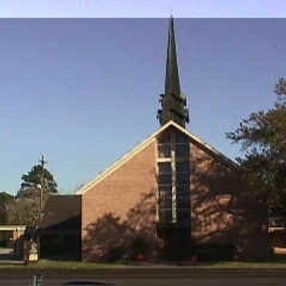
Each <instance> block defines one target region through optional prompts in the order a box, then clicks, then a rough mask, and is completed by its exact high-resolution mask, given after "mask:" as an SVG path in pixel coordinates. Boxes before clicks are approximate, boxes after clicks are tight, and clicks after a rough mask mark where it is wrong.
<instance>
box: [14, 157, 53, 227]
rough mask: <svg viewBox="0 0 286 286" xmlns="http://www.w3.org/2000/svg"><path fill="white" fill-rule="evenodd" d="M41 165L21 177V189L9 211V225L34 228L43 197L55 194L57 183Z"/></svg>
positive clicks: (42, 163)
mask: <svg viewBox="0 0 286 286" xmlns="http://www.w3.org/2000/svg"><path fill="white" fill-rule="evenodd" d="M44 163H45V162H44V160H43V158H42V161H41V164H38V165H35V166H33V167H32V169H31V170H30V171H29V172H28V173H27V174H24V175H23V176H22V178H21V179H22V183H21V188H20V190H19V191H18V193H17V196H16V199H15V201H14V204H13V205H12V206H11V210H10V216H11V218H10V223H14V224H26V225H32V226H36V225H37V224H38V223H39V219H40V212H41V208H42V205H41V204H43V203H44V200H45V197H46V195H47V194H50V193H57V192H58V190H57V183H56V181H55V180H54V177H53V175H52V174H51V173H50V172H49V171H48V169H46V168H45V167H44Z"/></svg>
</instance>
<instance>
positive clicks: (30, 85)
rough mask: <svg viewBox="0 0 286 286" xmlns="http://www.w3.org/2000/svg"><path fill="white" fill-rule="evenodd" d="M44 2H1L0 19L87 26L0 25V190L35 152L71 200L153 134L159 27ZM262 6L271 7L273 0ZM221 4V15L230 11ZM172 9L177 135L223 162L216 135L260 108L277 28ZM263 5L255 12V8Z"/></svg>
mask: <svg viewBox="0 0 286 286" xmlns="http://www.w3.org/2000/svg"><path fill="white" fill-rule="evenodd" d="M12 2H13V3H12ZM16 2H17V3H16ZM48 2H49V3H48ZM48 2H46V1H43V2H41V5H39V4H37V3H36V1H28V3H29V4H30V5H29V4H27V5H26V6H25V7H24V6H23V5H22V4H21V2H20V1H15V0H14V1H10V4H14V6H13V7H12V6H10V7H9V5H8V4H7V6H5V5H6V4H5V5H2V7H1V12H0V17H5V16H7V17H14V16H15V17H17V15H18V16H21V17H34V16H36V15H37V16H38V17H45V16H50V17H70V16H71V17H77V16H78V17H97V19H87V18H86V19H84V18H80V19H0V37H1V41H0V61H1V65H0V81H1V84H0V88H1V105H0V130H1V143H0V154H1V160H0V173H1V180H0V190H1V191H8V192H10V193H15V192H16V191H17V190H18V189H19V186H20V183H21V180H20V178H21V176H22V174H24V173H27V172H28V171H29V170H30V168H31V167H32V166H33V165H34V164H36V163H37V162H38V159H39V158H40V156H41V154H44V155H45V156H46V157H47V160H48V168H49V170H50V171H51V172H52V173H53V174H54V175H55V178H56V180H57V182H58V185H59V189H60V191H61V192H63V193H72V192H74V191H75V189H76V188H77V187H78V186H79V185H81V184H83V183H85V182H87V181H88V180H90V179H92V178H93V177H94V176H95V175H96V174H97V173H98V172H99V171H102V170H103V169H104V168H105V167H107V166H108V165H109V164H111V163H112V162H114V161H115V160H116V159H118V158H119V157H120V156H122V155H123V154H124V153H126V152H127V151H129V150H130V149H132V148H133V147H134V146H135V145H136V144H138V143H140V142H141V141H142V140H143V139H144V138H146V137H147V136H148V135H149V134H151V133H152V132H153V131H155V130H156V129H157V128H158V127H159V124H158V122H157V120H156V112H157V109H158V107H159V105H158V98H159V94H160V93H162V92H163V87H164V76H165V60H166V42H167V26H168V19H166V18H161V19H150V18H148V19H146V18H140V17H141V16H142V17H144V16H148V13H149V12H148V11H147V10H148V9H147V10H146V11H147V12H146V13H145V14H146V15H145V14H144V13H143V14H142V13H141V14H140V15H137V14H136V13H135V14H134V15H135V16H136V17H137V16H138V17H139V18H138V17H137V18H130V19H126V18H125V19H124V18H123V19H119V18H120V17H128V16H130V17H132V15H131V12H130V13H129V14H126V13H127V12H128V11H129V10H128V9H131V8H132V6H129V8H128V7H127V6H126V7H125V6H124V7H125V10H124V7H121V9H122V11H121V12H122V13H119V14H117V15H116V16H118V17H119V18H108V19H104V18H102V19H98V17H101V16H102V17H105V16H111V17H112V13H110V11H107V10H108V9H107V7H104V1H97V7H99V6H98V5H102V6H101V8H102V10H101V11H104V8H105V9H106V15H103V14H104V13H103V14H96V12H94V11H93V12H94V13H95V14H92V15H91V12H90V11H91V10H93V9H94V7H95V4H93V2H94V1H74V2H73V3H74V4H73V5H72V6H73V8H71V7H70V6H69V9H68V8H67V3H68V2H69V1H48ZM106 2H107V1H105V3H106ZM126 2H128V1H125V3H126ZM147 2H148V1H147ZM153 2H154V4H153V5H159V2H160V1H158V2H156V1H153ZM161 2H162V1H161ZM169 2H170V5H169V6H172V5H171V4H172V3H171V2H172V1H169ZM179 2H180V1H179ZM183 2H184V3H183ZM207 2H210V1H198V2H197V8H198V7H201V10H200V9H197V10H196V11H199V10H200V11H201V12H203V11H204V12H208V11H207V9H205V10H203V4H205V5H207ZM221 2H224V1H221ZM242 2H243V1H242ZM52 3H53V4H54V5H53V4H52ZM130 3H131V1H130ZM156 3H157V4H156ZM181 3H182V4H186V3H187V1H181ZM249 3H252V4H251V5H254V1H252V2H251V1H250V2H249ZM271 3H272V10H275V9H274V8H275V5H276V4H277V5H276V6H278V1H277V2H275V1H272V2H271ZM275 3H276V4H275ZM32 4H33V5H32ZM208 4H209V3H208ZM17 5H18V14H17V13H16V12H17V11H16V10H17V9H16V8H15V7H16V6H17ZM76 5H78V6H77V7H81V8H82V11H79V10H76ZM80 5H81V6H80ZM148 5H149V2H148ZM200 5H201V6H200ZM231 5H232V4H228V5H225V6H224V8H225V9H226V10H227V7H228V9H229V10H231ZM249 5H250V4H248V6H249ZM111 6H112V5H110V6H109V9H111V8H110V7H111ZM5 7H6V8H5ZM64 7H66V9H63V8H64ZM87 7H89V8H90V9H87ZM158 7H159V6H158ZM158 7H157V6H156V7H155V8H156V9H157V10H156V9H155V8H154V7H153V8H154V13H153V14H150V13H149V14H150V15H149V16H156V17H165V14H167V15H169V11H170V8H171V7H167V8H166V5H165V6H164V7H165V9H161V10H162V11H161V12H160V13H159V12H158V10H159V9H158ZM180 7H182V6H180ZM180 7H178V6H177V7H176V9H174V7H173V8H172V11H173V14H174V15H175V16H176V15H178V19H176V20H175V28H176V34H177V48H178V57H179V70H180V77H181V87H182V91H183V92H184V93H186V94H187V97H188V102H189V108H190V116H191V122H190V125H189V127H188V128H189V129H190V130H191V131H192V132H194V133H195V134H197V135H199V136H200V137H201V138H203V139H204V140H206V141H207V142H208V143H210V144H212V145H213V146H214V147H216V148H217V149H219V150H220V151H222V152H223V153H225V154H226V155H228V156H230V157H231V158H234V157H235V156H236V155H237V154H238V147H236V146H233V145H231V144H230V143H229V142H228V141H227V140H226V139H225V132H226V131H229V130H232V129H233V128H234V127H235V126H237V124H238V123H239V121H240V120H241V119H242V118H243V117H246V116H247V115H248V114H249V113H250V112H252V111H257V110H260V109H263V108H267V107H269V106H270V105H271V104H272V103H273V101H274V99H275V96H274V94H273V86H274V83H275V81H276V79H277V78H278V77H280V76H284V75H285V64H284V62H285V61H284V55H285V50H286V39H285V37H284V34H285V26H286V20H284V19H273V18H272V19H179V16H185V17H189V15H185V14H186V13H187V12H188V10H187V12H186V10H184V11H185V12H184V11H183V9H182V8H180ZM204 7H205V8H206V7H207V6H204ZM8 8H10V10H9V9H8ZM32 8H33V9H34V10H33V11H34V12H33V11H32V10H31V9H32ZM48 8H49V9H50V11H49V13H48V14H45V13H46V11H47V9H48ZM91 8H92V9H91ZM113 8H115V6H113ZM188 8H189V7H188ZM216 8H217V11H218V10H219V7H218V6H217V7H216ZM266 8H267V5H265V6H260V9H259V11H260V12H261V11H263V10H264V9H265V11H266V10H267V9H266ZM5 9H6V10H7V11H8V10H9V11H10V14H9V13H8V12H9V11H8V12H7V11H6V10H5ZM72 9H73V10H72ZM180 9H182V11H181V10H180ZM94 10H95V9H94ZM123 10H124V11H123ZM127 10H128V11H127ZM277 10H278V9H277ZM4 11H6V12H7V13H6V14H5V15H4V14H3V13H4ZM72 11H73V13H72ZM244 11H245V13H246V12H247V9H246V8H244ZM269 11H270V7H268V12H269ZM279 11H280V13H282V12H283V4H282V6H281V5H280V10H279ZM279 11H278V12H279ZM32 12H33V13H34V14H33V13H32ZM36 12H37V13H36ZM111 12H112V11H111ZM123 12H124V13H123ZM141 12H142V11H141ZM183 12H184V13H185V14H184V13H183ZM1 13H2V15H1ZM108 13H109V14H110V15H108ZM157 14H158V15H157ZM218 14H219V13H218V12H216V13H214V14H213V16H214V17H219V15H218ZM206 15H209V14H208V13H205V14H204V15H203V14H201V15H199V13H198V14H196V15H194V14H193V15H191V16H193V17H197V16H198V17H201V16H206ZM227 15H228V14H227ZM242 15H243V16H245V17H247V15H246V14H243V13H242ZM275 15H280V14H279V13H277V14H275ZM275 15H274V16H275ZM221 16H223V15H221ZM233 16H234V17H235V15H233ZM264 16H267V15H266V14H265V15H264ZM268 16H269V17H272V15H268Z"/></svg>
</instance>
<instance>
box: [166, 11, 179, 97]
mask: <svg viewBox="0 0 286 286" xmlns="http://www.w3.org/2000/svg"><path fill="white" fill-rule="evenodd" d="M168 93H172V94H175V95H178V96H180V94H181V89H180V79H179V71H178V64H177V51H176V39H175V32H174V19H173V17H172V16H171V18H170V24H169V32H168V48H167V63H166V77H165V94H168Z"/></svg>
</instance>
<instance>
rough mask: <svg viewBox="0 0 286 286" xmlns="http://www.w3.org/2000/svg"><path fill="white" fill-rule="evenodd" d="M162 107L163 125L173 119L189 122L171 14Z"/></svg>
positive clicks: (160, 117) (159, 113)
mask: <svg viewBox="0 0 286 286" xmlns="http://www.w3.org/2000/svg"><path fill="white" fill-rule="evenodd" d="M160 97H161V98H160V103H161V107H162V109H160V110H158V116H157V117H158V118H159V121H160V124H161V125H164V124H165V123H167V122H168V121H169V120H173V121H175V122H176V123H178V124H180V125H181V126H183V127H185V124H186V122H189V113H188V110H187V109H186V105H187V103H186V98H185V97H184V96H182V95H181V88H180V79H179V71H178V64H177V51H176V38H175V31H174V19H173V17H172V16H171V18H170V23H169V32H168V47H167V62H166V77H165V93H164V94H161V96H160Z"/></svg>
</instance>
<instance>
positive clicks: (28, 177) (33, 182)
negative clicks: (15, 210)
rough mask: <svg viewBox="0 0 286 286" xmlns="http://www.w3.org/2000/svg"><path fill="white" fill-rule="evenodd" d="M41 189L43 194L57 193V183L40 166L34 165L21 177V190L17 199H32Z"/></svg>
mask: <svg viewBox="0 0 286 286" xmlns="http://www.w3.org/2000/svg"><path fill="white" fill-rule="evenodd" d="M41 187H42V189H43V192H44V194H48V193H57V192H58V190H57V183H56V181H55V180H54V177H53V175H52V174H51V173H50V172H49V171H48V170H47V169H46V168H44V167H42V165H35V166H33V167H32V169H31V170H30V171H29V172H28V174H24V175H23V176H22V183H21V188H20V190H19V192H18V194H17V197H18V198H19V197H20V198H31V199H34V198H35V197H36V196H37V195H39V194H38V192H39V189H40V188H41Z"/></svg>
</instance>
